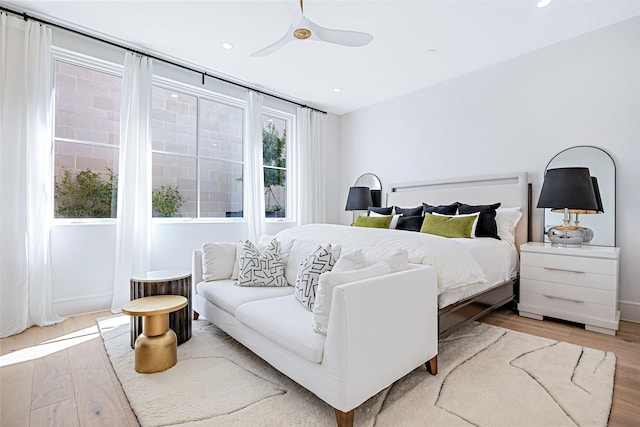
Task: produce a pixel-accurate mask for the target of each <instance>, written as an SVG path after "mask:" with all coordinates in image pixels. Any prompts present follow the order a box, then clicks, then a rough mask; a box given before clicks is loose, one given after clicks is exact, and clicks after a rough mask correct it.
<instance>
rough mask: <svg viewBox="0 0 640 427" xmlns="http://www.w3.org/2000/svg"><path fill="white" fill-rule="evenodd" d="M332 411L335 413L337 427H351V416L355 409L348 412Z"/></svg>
mask: <svg viewBox="0 0 640 427" xmlns="http://www.w3.org/2000/svg"><path fill="white" fill-rule="evenodd" d="M334 411H336V422H337V423H338V427H353V416H354V414H355V412H356V410H355V409H352V410H350V411H349V412H342V411H339V410H337V409H335V408H334Z"/></svg>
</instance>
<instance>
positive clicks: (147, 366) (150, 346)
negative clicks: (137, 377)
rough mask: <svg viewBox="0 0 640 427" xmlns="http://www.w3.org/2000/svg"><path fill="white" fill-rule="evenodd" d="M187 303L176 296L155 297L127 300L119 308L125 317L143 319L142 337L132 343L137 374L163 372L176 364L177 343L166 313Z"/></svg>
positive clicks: (183, 298)
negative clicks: (133, 344)
mask: <svg viewBox="0 0 640 427" xmlns="http://www.w3.org/2000/svg"><path fill="white" fill-rule="evenodd" d="M187 302H188V301H187V299H186V298H185V297H183V296H179V295H157V296H151V297H143V298H138V299H135V300H133V301H129V302H128V303H126V304H125V305H124V307H122V312H123V313H124V314H128V315H130V316H143V321H142V334H140V335H139V336H138V338H136V342H135V369H136V372H140V373H144V374H151V373H154V372H162V371H165V370H167V369H169V368H171V367H172V366H174V365H175V364H176V363H177V362H178V345H177V342H178V340H177V337H176V333H175V332H173V330H171V329H169V313H172V312H174V311H177V310H180V309H181V308H183V307H185V306H186V305H187Z"/></svg>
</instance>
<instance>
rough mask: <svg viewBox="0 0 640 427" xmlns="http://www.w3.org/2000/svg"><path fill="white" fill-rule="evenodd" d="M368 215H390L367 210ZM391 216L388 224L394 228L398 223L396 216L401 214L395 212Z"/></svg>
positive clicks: (398, 216)
mask: <svg viewBox="0 0 640 427" xmlns="http://www.w3.org/2000/svg"><path fill="white" fill-rule="evenodd" d="M369 216H390V215H383V214H379V213H378V212H374V211H371V212H369ZM392 216H393V218H391V223H390V224H389V228H396V226H397V225H398V218H400V217H401V216H402V215H400V214H397V215H392Z"/></svg>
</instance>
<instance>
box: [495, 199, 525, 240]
mask: <svg viewBox="0 0 640 427" xmlns="http://www.w3.org/2000/svg"><path fill="white" fill-rule="evenodd" d="M520 218H522V212H521V211H520V207H517V208H498V209H496V227H497V229H498V236H499V237H500V238H501V239H502V240H504V241H507V242H509V243H511V244H514V245H515V243H516V226H517V225H518V222H520Z"/></svg>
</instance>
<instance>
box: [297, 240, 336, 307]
mask: <svg viewBox="0 0 640 427" xmlns="http://www.w3.org/2000/svg"><path fill="white" fill-rule="evenodd" d="M335 263H336V260H335V258H334V257H333V255H332V251H331V246H328V247H324V248H323V247H320V248H318V249H316V250H315V251H313V253H312V254H311V255H309V256H308V257H307V258H306V259H305V260H304V261H302V263H301V264H300V267H299V268H298V275H297V276H296V285H295V287H296V291H295V296H296V299H297V300H298V301H300V302H301V303H302V305H303V306H305V307H306V308H307V309H308V310H313V304H314V303H315V300H316V291H317V289H318V281H319V280H320V275H321V274H322V273H326V272H327V271H331V269H332V268H333V265H334V264H335Z"/></svg>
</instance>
